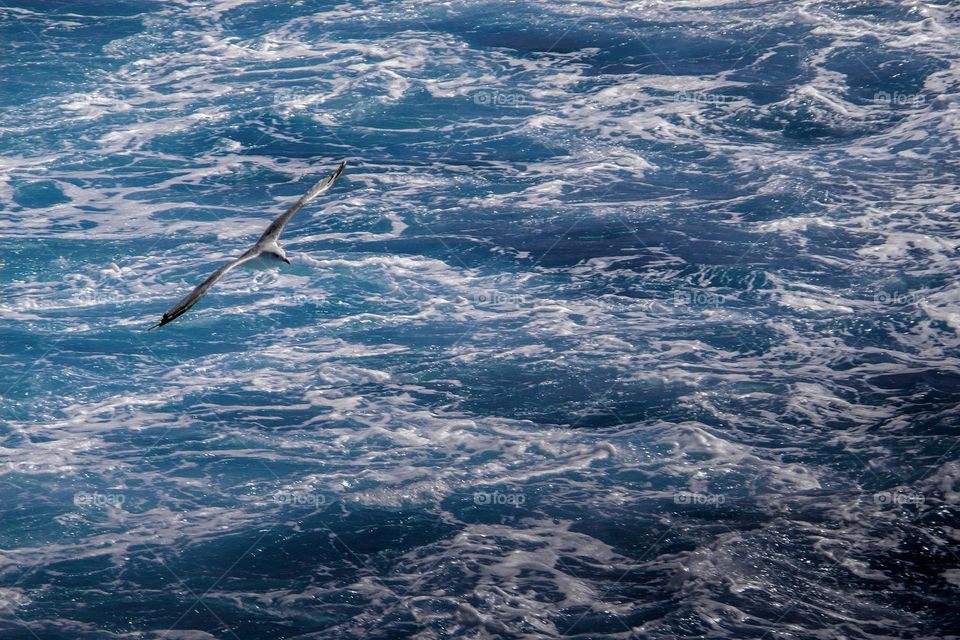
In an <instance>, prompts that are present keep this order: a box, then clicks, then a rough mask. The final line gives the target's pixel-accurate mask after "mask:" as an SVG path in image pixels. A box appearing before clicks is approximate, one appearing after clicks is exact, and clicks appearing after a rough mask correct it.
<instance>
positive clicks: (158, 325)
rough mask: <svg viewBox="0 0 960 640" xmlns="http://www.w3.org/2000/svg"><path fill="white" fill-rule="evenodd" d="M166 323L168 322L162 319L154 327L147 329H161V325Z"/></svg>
mask: <svg viewBox="0 0 960 640" xmlns="http://www.w3.org/2000/svg"><path fill="white" fill-rule="evenodd" d="M165 324H166V322H164V321H163V320H161V321H160V322H158V323H157V324H155V325H153V326H152V327H150V328H149V329H147V331H153V330H154V329H159V328H160V327H162V326H163V325H165Z"/></svg>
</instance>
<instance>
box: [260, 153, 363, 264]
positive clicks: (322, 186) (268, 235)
mask: <svg viewBox="0 0 960 640" xmlns="http://www.w3.org/2000/svg"><path fill="white" fill-rule="evenodd" d="M346 166H347V163H346V162H341V163H340V166H339V167H337V170H336V171H334V172H333V173H331V174H330V175H329V176H327V177H326V178H324V179H323V180H321V181H320V182H318V183H317V184H315V185H313V186H312V187H310V190H309V191H307V192H306V193H305V194H303V195H302V196H301V197H300V199H299V200H297V201H296V203H294V205H293V206H292V207H290V208H289V209H287V210H286V211H284V212H283V213H282V214H280V217H278V218H277V219H276V220H274V221H273V222H271V223H270V226H269V227H267V230H266V231H264V232H263V235H262V236H260V239H259V240H257V244H258V245H262V244H266V243H267V242H270V241H271V240H272V241H273V242H276V241H277V238H279V237H280V232H281V231H283V227H284V226H286V224H287V222H288V221H289V220H290V218H292V217H293V214H295V213H296V212H297V211H300V209H302V208H303V205H305V204H307V203H308V202H310V201H311V200H313V199H314V198H316V197H317V196H318V195H320V194H321V193H323V192H324V191H326V190H327V189H329V188H330V187H331V186H332V185H333V183H334V182H335V181H336V179H337V178H339V177H340V174H341V173H343V169H344V167H346Z"/></svg>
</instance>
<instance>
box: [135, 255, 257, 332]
mask: <svg viewBox="0 0 960 640" xmlns="http://www.w3.org/2000/svg"><path fill="white" fill-rule="evenodd" d="M259 255H260V250H259V249H257V248H256V247H253V248H252V249H250V250H248V251H247V252H246V253H244V254H243V255H242V256H240V257H239V258H237V259H236V260H232V261H231V262H228V263H227V264H225V265H223V266H222V267H220V268H219V269H217V270H216V271H214V272H213V273H212V274H210V277H209V278H207V279H206V280H204V281H203V283H202V284H200V285H199V286H198V287H197V288H196V289H194V290H193V291H191V292H190V293H188V294H187V295H186V297H184V299H183V300H181V301H180V302H178V303H177V304H175V305H173V306H172V307H170V310H169V311H167V312H166V313H165V314H163V317H162V318H160V322H158V323H157V324H155V325H153V326H152V327H150V328H149V329H147V331H153V330H154V329H157V328H159V327H162V326H163V325H165V324H167V323H168V322H173V321H174V320H176V319H177V318H179V317H180V316H182V315H183V314H185V313H186V312H187V311H189V310H190V307H192V306H193V305H195V304H197V302H198V301H199V300H200V298H202V297H203V296H204V295H206V293H207V291H208V290H209V289H210V287H212V286H213V285H214V283H216V281H217V280H219V279H220V278H222V277H223V276H224V274H226V273H227V272H228V271H230V269H233V268H234V267H235V266H237V265H239V264H243V263H244V262H247V261H248V260H253V259H254V258H256V257H257V256H259Z"/></svg>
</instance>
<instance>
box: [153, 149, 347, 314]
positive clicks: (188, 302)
mask: <svg viewBox="0 0 960 640" xmlns="http://www.w3.org/2000/svg"><path fill="white" fill-rule="evenodd" d="M346 166H347V163H346V162H341V163H340V166H339V167H337V170H336V171H334V172H333V173H331V174H330V175H329V176H327V177H326V178H324V179H323V180H321V181H320V182H318V183H317V184H315V185H313V186H312V187H310V190H309V191H307V192H306V193H305V194H303V196H301V197H300V199H299V200H297V201H296V202H295V203H294V205H293V206H292V207H290V208H289V209H287V210H286V211H284V212H283V213H282V214H281V215H280V216H279V217H278V218H277V219H276V220H274V221H273V222H272V223H270V226H269V227H267V230H266V231H264V232H263V235H262V236H260V239H259V240H257V242H256V243H255V244H254V245H253V246H252V247H250V248H249V249H247V251H246V252H245V253H244V254H243V255H242V256H240V257H239V258H236V259H235V260H232V261H230V262H228V263H227V264H225V265H223V266H222V267H220V268H219V269H217V270H216V271H214V272H213V273H212V274H211V275H210V277H209V278H207V279H206V280H204V281H203V282H202V283H201V284H200V285H199V286H197V288H196V289H194V290H193V291H191V292H190V293H188V294H187V295H186V297H184V299H183V300H181V301H180V302H178V303H177V304H175V305H173V306H172V307H170V310H169V311H167V312H166V313H165V314H163V317H162V318H160V322H158V323H157V324H155V325H153V326H152V327H150V328H149V329H148V331H152V330H154V329H157V328H159V327H162V326H163V325H165V324H167V323H168V322H173V321H174V320H176V319H177V318H179V317H180V316H182V315H183V314H185V313H186V312H187V311H189V310H190V307H192V306H193V305H195V304H197V302H198V301H199V300H200V298H202V297H203V296H204V295H206V293H207V291H209V290H210V287H212V286H213V285H214V284H215V283H216V282H217V280H219V279H220V278H222V277H223V276H224V275H226V274H227V272H228V271H230V270H231V269H233V268H234V267H237V266H240V265H242V264H244V263H245V262H250V261H251V260H257V259H259V260H261V261H262V262H264V263H267V264H270V263H273V265H275V266H279V263H280V262H286V263H287V264H290V260H289V259H288V258H287V254H286V252H284V250H283V247H281V246H280V245H279V244H278V243H277V240H278V239H279V237H280V233H281V232H282V231H283V228H284V227H285V226H286V224H287V223H288V222H289V221H290V218H292V217H293V214H295V213H296V212H297V211H300V209H302V208H303V207H304V205H306V204H307V203H308V202H310V201H311V200H313V199H314V198H316V197H317V196H318V195H320V194H321V193H323V192H324V191H326V190H327V189H329V188H330V187H331V186H332V185H333V183H334V182H335V181H336V179H337V178H339V177H340V174H341V173H343V169H344V167H346Z"/></svg>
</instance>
